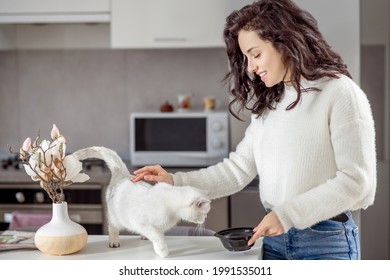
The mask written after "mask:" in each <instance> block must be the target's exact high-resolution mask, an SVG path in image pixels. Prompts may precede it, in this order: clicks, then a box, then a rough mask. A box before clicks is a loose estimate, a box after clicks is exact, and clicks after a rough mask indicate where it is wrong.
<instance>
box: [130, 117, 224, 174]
mask: <svg viewBox="0 0 390 280" xmlns="http://www.w3.org/2000/svg"><path fill="white" fill-rule="evenodd" d="M228 152H229V117H228V113H227V112H221V111H212V112H210V111H188V112H169V113H166V112H135V113H132V114H130V163H131V164H132V165H133V166H143V165H154V164H160V165H163V166H171V167H204V166H208V165H212V164H216V163H218V162H220V161H222V160H223V159H224V158H225V157H227V156H228Z"/></svg>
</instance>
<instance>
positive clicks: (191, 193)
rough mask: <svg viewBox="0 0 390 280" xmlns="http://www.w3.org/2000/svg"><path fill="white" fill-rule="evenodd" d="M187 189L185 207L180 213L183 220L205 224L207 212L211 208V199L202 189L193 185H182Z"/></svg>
mask: <svg viewBox="0 0 390 280" xmlns="http://www.w3.org/2000/svg"><path fill="white" fill-rule="evenodd" d="M181 189H182V190H185V195H184V197H183V202H184V204H183V207H182V209H181V211H180V213H178V214H179V215H180V217H181V219H182V220H185V221H187V222H191V223H196V224H203V223H204V221H205V220H206V218H207V213H208V212H209V211H210V208H211V205H210V204H211V200H210V199H209V198H208V197H207V196H206V194H205V193H203V192H202V191H201V190H199V189H197V188H193V187H182V188H181Z"/></svg>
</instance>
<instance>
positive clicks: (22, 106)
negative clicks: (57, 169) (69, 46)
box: [0, 48, 229, 159]
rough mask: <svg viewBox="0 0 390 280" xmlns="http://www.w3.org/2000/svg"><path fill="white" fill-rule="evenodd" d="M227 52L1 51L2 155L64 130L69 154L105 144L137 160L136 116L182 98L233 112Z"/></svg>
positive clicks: (209, 50)
mask: <svg viewBox="0 0 390 280" xmlns="http://www.w3.org/2000/svg"><path fill="white" fill-rule="evenodd" d="M225 56H226V55H225V52H224V50H223V49H220V48H214V49H181V50H178V49H171V50H108V49H106V50H92V49H91V50H15V51H0V129H1V133H0V153H1V154H2V155H7V153H8V150H7V144H10V145H12V146H14V147H15V148H18V147H19V146H20V145H21V143H22V142H23V140H24V139H25V138H26V137H27V136H31V137H35V135H36V133H37V131H38V130H40V131H41V136H42V137H46V138H47V137H49V133H50V130H51V126H52V124H53V123H56V124H57V125H58V126H59V128H60V130H61V132H62V133H63V134H64V135H65V136H66V137H67V139H68V143H67V144H68V145H67V147H68V151H70V152H71V151H74V150H76V149H79V148H83V147H87V146H91V145H103V146H106V147H109V148H112V149H114V150H116V151H117V152H118V153H119V154H120V155H121V156H122V157H123V158H125V159H128V158H129V114H130V113H131V112H133V111H137V110H145V109H151V110H158V108H159V106H160V104H161V103H163V102H164V101H166V100H168V101H170V102H171V103H172V104H174V105H176V96H177V94H180V93H192V94H193V100H192V101H193V102H192V103H193V106H194V109H195V108H201V106H202V99H203V97H204V96H208V95H215V96H216V97H217V98H218V99H219V100H220V101H221V109H226V108H227V104H228V101H229V95H228V93H227V86H224V85H223V83H221V80H222V78H223V76H224V74H225V72H226V71H227V60H226V57H225Z"/></svg>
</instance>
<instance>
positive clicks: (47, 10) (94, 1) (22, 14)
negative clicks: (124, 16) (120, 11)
mask: <svg viewBox="0 0 390 280" xmlns="http://www.w3.org/2000/svg"><path fill="white" fill-rule="evenodd" d="M109 11H110V0H67V1H63V0H34V1H29V0H2V1H1V2H0V23H6V24H21V23H63V22H109V20H110V12H109Z"/></svg>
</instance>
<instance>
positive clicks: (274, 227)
mask: <svg viewBox="0 0 390 280" xmlns="http://www.w3.org/2000/svg"><path fill="white" fill-rule="evenodd" d="M253 232H254V234H253V236H252V238H251V239H249V241H248V245H252V244H253V243H255V241H256V240H257V239H259V238H260V237H264V236H276V235H280V234H282V233H283V232H284V230H283V226H282V224H281V223H280V220H279V218H278V216H276V214H275V212H273V211H271V212H270V213H269V214H267V215H265V217H264V218H263V220H261V222H260V224H258V225H257V226H256V227H255V228H254V229H253Z"/></svg>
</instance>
